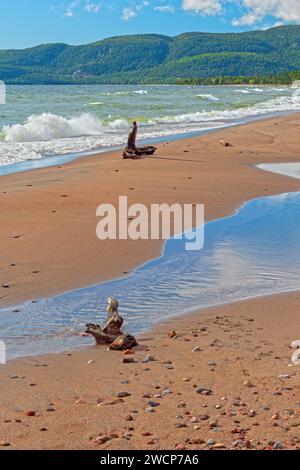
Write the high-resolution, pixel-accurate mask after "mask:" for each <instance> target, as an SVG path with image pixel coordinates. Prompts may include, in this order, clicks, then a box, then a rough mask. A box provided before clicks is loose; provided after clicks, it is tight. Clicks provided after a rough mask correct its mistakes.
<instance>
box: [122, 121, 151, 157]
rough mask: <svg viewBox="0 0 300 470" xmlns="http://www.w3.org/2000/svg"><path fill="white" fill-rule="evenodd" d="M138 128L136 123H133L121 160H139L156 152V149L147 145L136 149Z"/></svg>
mask: <svg viewBox="0 0 300 470" xmlns="http://www.w3.org/2000/svg"><path fill="white" fill-rule="evenodd" d="M137 133H138V127H137V122H136V121H134V123H133V129H132V131H131V132H130V134H129V136H128V142H127V147H126V149H125V150H124V152H123V158H124V159H126V158H131V159H136V158H140V157H141V156H142V155H154V153H155V152H156V150H157V149H156V147H153V146H152V145H148V146H146V147H137V146H136V139H137Z"/></svg>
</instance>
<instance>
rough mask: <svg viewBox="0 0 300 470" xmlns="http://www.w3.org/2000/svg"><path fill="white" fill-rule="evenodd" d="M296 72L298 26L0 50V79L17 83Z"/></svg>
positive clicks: (163, 79)
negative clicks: (244, 31) (243, 31)
mask: <svg viewBox="0 0 300 470" xmlns="http://www.w3.org/2000/svg"><path fill="white" fill-rule="evenodd" d="M296 70H298V71H299V70H300V26H296V25H295V26H281V27H277V28H271V29H268V30H264V31H251V32H246V33H222V34H214V33H185V34H181V35H179V36H176V37H168V36H163V35H155V34H147V35H136V36H122V37H113V38H109V39H104V40H102V41H99V42H96V43H93V44H88V45H83V46H68V45H66V44H45V45H41V46H37V47H33V48H30V49H24V50H0V80H4V81H5V82H6V83H18V84H37V83H38V84H68V83H70V84H75V83H78V84H81V83H87V84H89V83H103V84H105V83H109V84H114V83H115V84H130V83H176V82H180V80H185V79H187V80H188V79H207V78H209V77H220V76H226V77H236V76H241V75H242V76H254V75H255V76H258V75H276V74H285V73H287V72H292V71H296Z"/></svg>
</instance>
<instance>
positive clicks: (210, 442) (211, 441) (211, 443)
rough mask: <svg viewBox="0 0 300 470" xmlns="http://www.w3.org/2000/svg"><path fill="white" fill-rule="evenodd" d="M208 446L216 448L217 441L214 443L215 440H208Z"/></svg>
mask: <svg viewBox="0 0 300 470" xmlns="http://www.w3.org/2000/svg"><path fill="white" fill-rule="evenodd" d="M206 444H207V445H208V446H209V447H211V446H214V445H216V441H214V440H213V439H208V441H206Z"/></svg>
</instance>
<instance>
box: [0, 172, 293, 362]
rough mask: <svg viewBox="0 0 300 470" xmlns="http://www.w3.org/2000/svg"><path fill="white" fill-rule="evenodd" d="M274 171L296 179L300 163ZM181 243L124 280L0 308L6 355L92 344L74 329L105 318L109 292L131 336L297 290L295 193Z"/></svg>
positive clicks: (249, 206)
mask: <svg viewBox="0 0 300 470" xmlns="http://www.w3.org/2000/svg"><path fill="white" fill-rule="evenodd" d="M264 168H265V169H269V167H268V166H267V165H264ZM272 171H277V172H280V173H283V174H287V173H288V174H290V175H291V174H293V175H294V176H295V177H298V178H299V179H300V164H298V165H295V164H293V170H291V167H290V166H289V165H276V167H275V166H274V165H272ZM299 190H300V183H299ZM184 243H185V242H184V240H183V241H180V240H174V239H172V240H169V241H168V242H167V243H166V244H165V249H164V253H163V255H162V257H161V258H159V259H157V260H154V261H152V262H150V263H147V264H146V265H144V266H142V267H141V268H139V269H137V270H136V271H135V272H134V273H133V274H132V275H130V276H129V277H127V278H126V279H122V280H116V281H113V282H108V283H105V284H101V285H98V286H92V287H89V288H86V289H82V290H79V291H75V292H71V293H67V294H64V295H60V296H57V297H54V298H50V299H42V300H39V301H37V302H36V303H32V302H27V303H25V304H23V305H21V306H19V307H17V308H8V309H2V310H0V339H2V340H4V341H5V342H6V344H7V349H8V356H9V358H12V357H16V356H25V355H32V354H38V353H40V352H46V351H48V352H56V351H62V350H66V349H70V348H75V347H78V346H82V345H85V344H92V342H91V340H90V339H87V340H86V339H82V338H79V337H78V333H79V332H80V331H83V330H84V326H85V324H86V323H88V322H96V323H99V322H100V321H103V320H104V318H105V311H104V307H105V305H106V298H107V297H108V296H115V297H117V298H118V299H119V300H120V303H121V313H122V314H123V315H124V317H125V319H126V327H128V329H129V330H130V331H131V332H134V333H135V334H136V333H139V332H142V331H144V330H146V329H149V328H150V327H151V326H153V325H154V324H155V323H157V322H158V321H160V320H164V319H166V318H169V317H172V316H175V315H177V314H182V313H185V312H190V311H193V310H195V309H198V308H204V307H207V306H211V305H218V304H223V303H228V302H233V301H237V300H241V299H246V298H251V297H255V296H260V295H266V294H272V293H279V292H286V291H292V290H299V289H300V192H296V193H289V194H282V195H279V196H274V197H266V198H260V199H256V200H253V201H250V202H247V203H246V204H244V205H243V206H242V207H241V208H240V209H239V210H238V211H237V212H236V213H235V214H234V215H233V216H231V217H227V218H224V219H219V220H216V221H213V222H209V223H207V224H206V227H205V246H204V249H203V250H202V251H198V252H191V251H189V252H188V251H185V249H184ZM270 314H272V312H270Z"/></svg>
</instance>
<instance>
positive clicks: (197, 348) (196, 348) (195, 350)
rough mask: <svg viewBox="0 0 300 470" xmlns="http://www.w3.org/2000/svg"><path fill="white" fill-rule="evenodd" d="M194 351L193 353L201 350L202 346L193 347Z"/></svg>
mask: <svg viewBox="0 0 300 470" xmlns="http://www.w3.org/2000/svg"><path fill="white" fill-rule="evenodd" d="M192 352H193V353H195V352H201V348H200V346H196V347H195V348H194V349H192Z"/></svg>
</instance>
